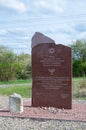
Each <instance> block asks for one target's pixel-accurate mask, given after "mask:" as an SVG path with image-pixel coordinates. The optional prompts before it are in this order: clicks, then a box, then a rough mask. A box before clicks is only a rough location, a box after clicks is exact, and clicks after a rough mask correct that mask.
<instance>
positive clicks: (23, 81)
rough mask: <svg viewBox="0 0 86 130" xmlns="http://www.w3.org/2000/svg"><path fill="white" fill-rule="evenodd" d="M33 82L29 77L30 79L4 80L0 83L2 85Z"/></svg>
mask: <svg viewBox="0 0 86 130" xmlns="http://www.w3.org/2000/svg"><path fill="white" fill-rule="evenodd" d="M31 82H32V79H28V80H23V79H20V80H11V81H2V82H0V85H2V84H22V83H31Z"/></svg>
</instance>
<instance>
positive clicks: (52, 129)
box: [0, 96, 86, 130]
mask: <svg viewBox="0 0 86 130" xmlns="http://www.w3.org/2000/svg"><path fill="white" fill-rule="evenodd" d="M27 100H28V99H24V101H27ZM8 102H9V100H8V97H5V96H0V109H2V108H6V107H7V106H8ZM0 130H86V122H74V121H61V120H40V119H39V120H32V119H27V118H10V117H0Z"/></svg>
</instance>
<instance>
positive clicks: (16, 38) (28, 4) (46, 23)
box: [0, 0, 86, 53]
mask: <svg viewBox="0 0 86 130" xmlns="http://www.w3.org/2000/svg"><path fill="white" fill-rule="evenodd" d="M35 32H41V33H43V34H45V35H47V36H48V37H51V38H52V39H53V40H55V42H56V43H57V44H64V45H69V44H70V43H71V41H75V40H77V39H83V38H86V0H0V45H4V46H7V47H9V48H12V49H14V50H15V51H16V52H19V51H21V52H22V51H24V52H28V53H31V38H32V36H33V35H34V33H35Z"/></svg>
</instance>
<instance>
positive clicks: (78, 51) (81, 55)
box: [71, 40, 86, 62]
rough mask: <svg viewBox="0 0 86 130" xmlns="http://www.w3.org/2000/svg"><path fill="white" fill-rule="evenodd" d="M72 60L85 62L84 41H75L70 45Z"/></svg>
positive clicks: (85, 46) (85, 41) (85, 50)
mask: <svg viewBox="0 0 86 130" xmlns="http://www.w3.org/2000/svg"><path fill="white" fill-rule="evenodd" d="M71 47H72V54H73V60H78V59H81V60H82V61H84V62H85V61H86V40H77V41H76V42H74V43H73V44H72V45H71Z"/></svg>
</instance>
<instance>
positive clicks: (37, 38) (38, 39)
mask: <svg viewBox="0 0 86 130" xmlns="http://www.w3.org/2000/svg"><path fill="white" fill-rule="evenodd" d="M41 43H54V44H55V41H54V40H52V39H51V38H49V37H47V36H45V35H44V34H42V33H40V32H36V33H35V34H34V35H33V37H32V45H31V47H32V48H33V47H35V46H36V45H38V44H41Z"/></svg>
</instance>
